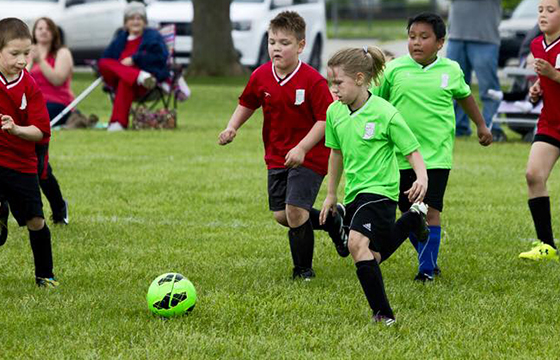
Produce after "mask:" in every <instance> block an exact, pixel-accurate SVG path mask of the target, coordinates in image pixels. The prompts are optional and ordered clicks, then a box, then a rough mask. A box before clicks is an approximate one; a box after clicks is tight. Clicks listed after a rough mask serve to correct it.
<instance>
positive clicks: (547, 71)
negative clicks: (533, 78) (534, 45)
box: [533, 59, 557, 79]
mask: <svg viewBox="0 0 560 360" xmlns="http://www.w3.org/2000/svg"><path fill="white" fill-rule="evenodd" d="M533 67H534V68H535V71H536V73H537V74H539V75H542V76H546V77H547V78H550V79H554V77H555V76H557V74H556V73H557V71H556V69H555V68H554V67H553V66H552V64H551V63H549V62H548V61H546V60H544V59H535V63H534V64H533Z"/></svg>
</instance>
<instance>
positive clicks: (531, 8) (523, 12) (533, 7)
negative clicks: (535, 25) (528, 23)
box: [511, 0, 539, 19]
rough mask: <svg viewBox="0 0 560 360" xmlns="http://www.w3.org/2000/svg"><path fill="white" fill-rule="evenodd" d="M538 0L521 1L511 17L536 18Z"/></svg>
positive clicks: (537, 14)
mask: <svg viewBox="0 0 560 360" xmlns="http://www.w3.org/2000/svg"><path fill="white" fill-rule="evenodd" d="M538 7H539V0H524V1H522V2H521V3H520V4H519V5H517V7H516V8H515V10H514V11H513V14H511V18H512V19H522V18H535V19H536V18H537V17H538V16H539V11H538Z"/></svg>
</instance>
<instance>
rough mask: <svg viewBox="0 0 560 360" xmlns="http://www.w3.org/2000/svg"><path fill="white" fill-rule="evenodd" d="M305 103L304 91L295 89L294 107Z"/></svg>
mask: <svg viewBox="0 0 560 360" xmlns="http://www.w3.org/2000/svg"><path fill="white" fill-rule="evenodd" d="M304 101H305V89H296V101H295V103H294V105H301V104H303V102H304Z"/></svg>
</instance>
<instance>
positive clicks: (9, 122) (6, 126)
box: [0, 114, 18, 135]
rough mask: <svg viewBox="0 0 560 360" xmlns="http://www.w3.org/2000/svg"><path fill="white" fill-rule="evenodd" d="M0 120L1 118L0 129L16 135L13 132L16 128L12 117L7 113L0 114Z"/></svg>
mask: <svg viewBox="0 0 560 360" xmlns="http://www.w3.org/2000/svg"><path fill="white" fill-rule="evenodd" d="M0 120H2V130H3V131H5V132H7V133H8V134H12V135H16V134H15V132H16V130H17V128H18V126H17V125H16V123H15V122H14V119H12V117H11V116H9V115H2V114H0Z"/></svg>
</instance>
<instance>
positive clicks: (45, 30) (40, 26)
mask: <svg viewBox="0 0 560 360" xmlns="http://www.w3.org/2000/svg"><path fill="white" fill-rule="evenodd" d="M33 35H35V39H36V40H37V42H38V43H39V44H50V43H51V42H52V39H53V34H52V33H51V30H50V29H49V27H48V26H47V22H46V21H45V20H39V22H38V23H37V26H36V27H35V34H33Z"/></svg>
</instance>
